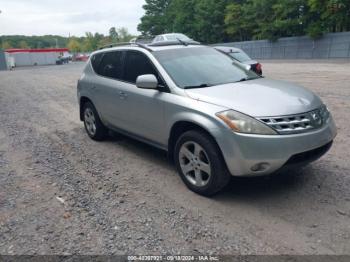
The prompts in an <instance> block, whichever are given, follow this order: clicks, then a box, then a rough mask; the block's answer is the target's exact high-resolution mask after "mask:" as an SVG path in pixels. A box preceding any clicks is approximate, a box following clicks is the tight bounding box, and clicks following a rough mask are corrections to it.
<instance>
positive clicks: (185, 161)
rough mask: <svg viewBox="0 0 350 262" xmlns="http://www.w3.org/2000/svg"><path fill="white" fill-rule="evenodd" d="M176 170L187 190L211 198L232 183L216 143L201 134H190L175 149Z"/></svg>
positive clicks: (184, 135)
mask: <svg viewBox="0 0 350 262" xmlns="http://www.w3.org/2000/svg"><path fill="white" fill-rule="evenodd" d="M174 158H175V159H174V160H175V165H176V168H177V170H178V172H179V174H180V176H181V178H182V180H183V181H184V183H185V184H186V185H187V187H188V188H189V189H190V190H192V191H194V192H195V193H198V194H200V195H203V196H212V195H214V194H216V193H217V192H219V191H220V190H222V189H223V188H224V187H225V186H226V185H227V184H228V182H229V180H230V174H229V172H228V170H227V167H226V164H225V161H224V159H223V157H222V155H221V152H220V149H219V147H218V146H217V144H216V143H215V141H214V140H213V139H212V138H211V137H210V136H209V135H207V134H206V133H204V132H202V131H197V130H193V131H188V132H186V133H184V134H183V135H181V136H180V138H179V139H178V141H177V143H176V146H175V153H174Z"/></svg>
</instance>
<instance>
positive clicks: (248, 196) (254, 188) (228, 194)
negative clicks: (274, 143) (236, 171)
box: [109, 132, 315, 201]
mask: <svg viewBox="0 0 350 262" xmlns="http://www.w3.org/2000/svg"><path fill="white" fill-rule="evenodd" d="M109 141H110V142H114V143H118V145H119V146H123V148H125V149H127V150H130V151H131V152H132V153H133V154H136V155H137V156H139V157H141V158H143V159H146V160H147V161H152V162H153V163H155V164H157V165H159V166H160V167H161V168H166V169H173V170H174V174H176V175H177V173H176V171H175V166H174V164H173V163H172V162H171V161H170V160H169V159H168V156H167V152H165V151H163V150H160V149H157V148H155V147H153V146H150V145H148V144H145V143H143V142H140V141H138V140H135V139H132V138H129V137H127V136H124V135H122V134H119V133H116V132H111V133H110V138H109ZM314 173H315V170H313V168H312V166H306V167H304V168H298V169H295V170H284V171H280V172H277V173H274V174H272V175H269V176H262V177H243V178H239V177H232V178H231V179H230V182H229V184H228V185H227V186H226V187H225V188H224V189H223V190H222V192H219V193H218V194H217V195H215V196H213V197H212V199H213V200H218V201H226V200H229V199H235V201H239V200H241V201H253V200H256V199H259V200H262V199H269V198H270V197H278V196H279V195H282V194H283V195H285V194H286V193H288V192H295V191H299V190H301V189H302V188H303V187H304V186H306V183H307V182H308V180H310V179H311V180H312V179H313V178H314V175H313V174H314ZM184 186H185V185H184Z"/></svg>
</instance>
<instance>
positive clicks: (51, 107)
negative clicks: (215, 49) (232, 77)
mask: <svg viewBox="0 0 350 262" xmlns="http://www.w3.org/2000/svg"><path fill="white" fill-rule="evenodd" d="M262 64H263V70H264V75H266V76H268V77H271V78H275V79H285V80H290V81H292V82H296V83H300V84H303V85H305V86H307V87H309V88H310V89H312V90H313V91H315V92H316V93H317V94H319V95H320V96H321V97H322V99H323V100H324V101H325V102H326V103H327V104H328V105H329V108H330V109H331V111H332V112H333V114H334V117H335V119H336V122H337V125H338V128H339V134H338V137H337V139H336V141H335V143H334V147H333V148H332V150H331V151H330V152H329V154H328V155H326V156H325V157H324V158H322V159H321V160H319V161H318V162H316V163H313V164H312V165H310V166H309V167H306V168H304V169H303V170H295V171H293V172H289V173H283V174H279V175H277V176H271V177H262V178H249V179H237V178H235V179H232V182H231V183H230V186H229V187H228V188H227V189H226V190H225V191H224V192H223V193H221V194H219V195H217V196H216V197H214V198H212V199H208V198H203V197H200V196H198V195H195V194H194V193H192V192H190V191H189V190H188V189H187V188H186V187H185V186H184V184H183V183H182V181H181V180H180V178H179V177H178V175H177V174H176V172H175V171H174V168H173V167H172V165H171V164H169V162H168V161H167V157H166V154H165V153H164V152H162V151H159V150H157V149H154V148H152V147H150V146H147V145H144V144H142V143H140V142H137V141H134V140H132V139H129V138H126V137H124V136H121V135H118V134H113V136H112V137H111V138H110V139H109V140H108V141H105V142H102V143H96V142H93V141H91V140H90V139H89V138H88V136H87V135H86V134H85V131H84V129H83V124H82V123H81V122H80V121H79V117H78V105H77V99H76V82H77V79H78V78H79V76H80V73H81V71H82V68H83V64H69V65H64V66H48V67H31V68H21V69H16V70H14V71H7V72H0V254H31V255H32V254H95V255H96V254H165V253H170V254H194V255H195V254H350V190H349V189H350V127H349V123H348V120H349V118H350V102H349V101H350V73H349V72H350V62H348V61H341V60H339V61H262Z"/></svg>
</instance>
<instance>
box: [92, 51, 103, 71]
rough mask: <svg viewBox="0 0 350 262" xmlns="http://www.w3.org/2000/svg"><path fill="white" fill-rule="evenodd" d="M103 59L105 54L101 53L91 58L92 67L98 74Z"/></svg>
mask: <svg viewBox="0 0 350 262" xmlns="http://www.w3.org/2000/svg"><path fill="white" fill-rule="evenodd" d="M102 57H103V53H99V54H96V55H94V56H93V57H91V65H92V68H93V69H94V70H95V72H96V73H97V71H98V66H99V65H100V63H101V60H102Z"/></svg>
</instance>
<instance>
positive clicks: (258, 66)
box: [255, 63, 262, 72]
mask: <svg viewBox="0 0 350 262" xmlns="http://www.w3.org/2000/svg"><path fill="white" fill-rule="evenodd" d="M255 68H256V71H258V72H261V70H262V66H261V64H260V63H257V64H256V67H255Z"/></svg>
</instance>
